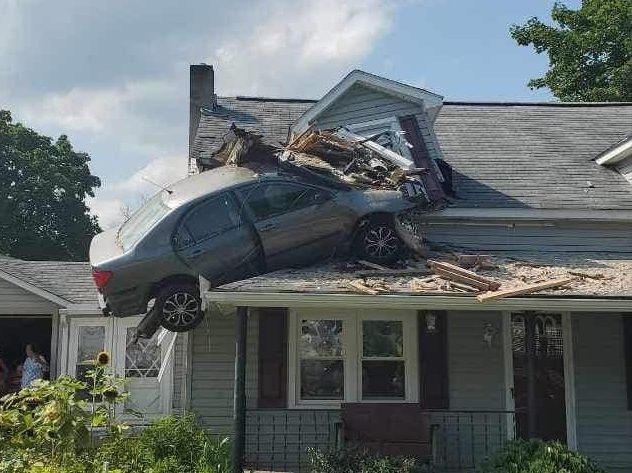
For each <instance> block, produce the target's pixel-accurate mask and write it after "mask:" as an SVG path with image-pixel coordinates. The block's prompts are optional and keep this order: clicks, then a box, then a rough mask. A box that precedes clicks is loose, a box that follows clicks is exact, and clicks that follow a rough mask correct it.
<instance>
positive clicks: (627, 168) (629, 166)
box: [615, 159, 632, 184]
mask: <svg viewBox="0 0 632 473" xmlns="http://www.w3.org/2000/svg"><path fill="white" fill-rule="evenodd" d="M615 168H616V170H617V171H619V173H620V174H621V175H622V176H623V177H625V178H626V179H627V180H628V181H630V183H631V184H632V159H626V160H624V161H622V162H620V163H617V165H616V166H615Z"/></svg>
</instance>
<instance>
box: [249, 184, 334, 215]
mask: <svg viewBox="0 0 632 473" xmlns="http://www.w3.org/2000/svg"><path fill="white" fill-rule="evenodd" d="M245 194H246V195H244V193H242V199H243V200H245V201H246V203H247V204H248V207H249V208H250V210H251V211H252V213H253V215H254V217H255V219H256V220H263V219H266V218H269V217H273V216H275V215H281V214H284V213H288V212H293V211H295V210H299V209H302V208H305V207H309V206H310V205H314V204H316V203H318V202H319V201H320V200H321V199H322V198H323V197H325V193H324V192H323V191H320V190H318V189H315V188H312V187H305V186H301V185H298V184H290V183H274V184H263V185H261V186H258V187H255V188H254V189H252V190H251V191H250V192H247V193H245Z"/></svg>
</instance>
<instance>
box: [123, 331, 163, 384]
mask: <svg viewBox="0 0 632 473" xmlns="http://www.w3.org/2000/svg"><path fill="white" fill-rule="evenodd" d="M160 363H161V354H160V347H159V346H158V344H157V343H156V336H155V335H154V336H153V337H152V338H151V339H149V340H146V339H143V338H138V339H136V328H134V327H127V331H126V334H125V377H126V378H157V377H158V373H159V372H160Z"/></svg>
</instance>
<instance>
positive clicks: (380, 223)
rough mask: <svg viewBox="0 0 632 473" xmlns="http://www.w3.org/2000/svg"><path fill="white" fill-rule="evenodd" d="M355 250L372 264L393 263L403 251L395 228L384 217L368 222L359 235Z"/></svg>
mask: <svg viewBox="0 0 632 473" xmlns="http://www.w3.org/2000/svg"><path fill="white" fill-rule="evenodd" d="M358 240H359V241H358V243H357V245H358V246H357V248H358V252H359V254H360V256H361V257H362V258H365V259H367V260H369V261H373V262H374V263H393V262H395V261H397V260H398V259H399V258H400V256H401V254H402V250H403V247H404V245H403V242H402V240H401V239H400V238H399V235H398V234H397V231H396V230H395V226H394V224H393V222H392V221H391V220H389V219H388V218H386V217H383V218H374V219H372V220H369V221H368V222H367V223H366V224H365V225H364V226H363V227H362V228H361V231H360V234H359V238H358Z"/></svg>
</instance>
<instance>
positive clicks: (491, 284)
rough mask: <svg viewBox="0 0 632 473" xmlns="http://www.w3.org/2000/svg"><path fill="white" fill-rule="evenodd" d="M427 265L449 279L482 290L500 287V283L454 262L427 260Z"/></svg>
mask: <svg viewBox="0 0 632 473" xmlns="http://www.w3.org/2000/svg"><path fill="white" fill-rule="evenodd" d="M428 265H429V266H430V268H432V270H433V271H434V272H435V274H438V275H440V276H441V277H443V278H445V279H448V280H450V281H455V282H458V283H461V284H467V285H468V286H471V287H474V288H476V289H480V290H483V291H495V290H497V289H499V288H500V283H498V282H496V281H494V280H493V279H490V278H487V277H485V276H481V275H480V274H476V273H475V272H474V271H470V270H468V269H464V268H461V267H460V266H456V265H454V264H450V263H444V262H441V261H434V260H428Z"/></svg>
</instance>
